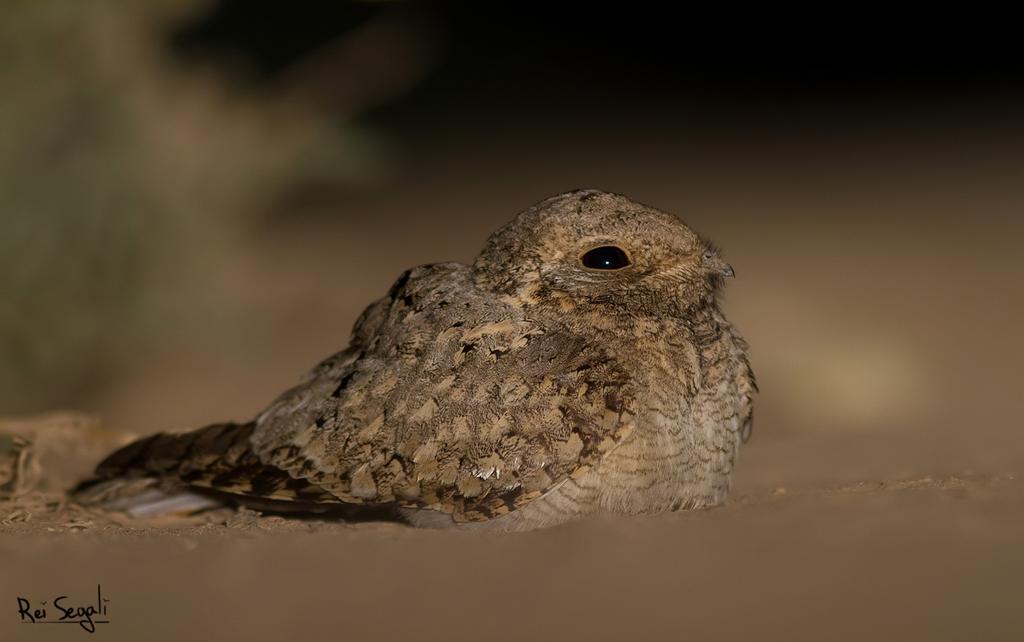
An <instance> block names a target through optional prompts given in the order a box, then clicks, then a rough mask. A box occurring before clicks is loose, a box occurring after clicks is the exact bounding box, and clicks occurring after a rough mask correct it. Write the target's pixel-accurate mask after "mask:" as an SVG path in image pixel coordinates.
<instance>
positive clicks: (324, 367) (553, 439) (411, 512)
mask: <svg viewBox="0 0 1024 642" xmlns="http://www.w3.org/2000/svg"><path fill="white" fill-rule="evenodd" d="M604 245H615V246H616V247H619V248H622V249H623V250H624V252H625V253H626V254H628V256H629V258H630V261H631V265H629V266H628V267H626V268H624V269H621V270H594V269H589V268H586V267H585V266H583V265H582V264H581V262H580V257H581V256H582V255H583V254H584V253H585V252H586V251H587V250H588V249H591V248H593V247H597V246H604ZM731 274H732V268H731V267H729V266H728V265H727V264H725V263H724V262H723V261H722V260H721V259H720V258H719V255H718V252H717V250H715V249H714V248H712V247H711V246H710V245H709V244H708V243H706V242H705V241H703V240H701V239H700V238H699V237H698V236H697V235H696V234H694V233H693V232H692V231H691V230H690V229H689V228H688V227H686V226H685V225H684V224H682V223H681V222H680V221H679V220H678V219H676V218H675V217H674V216H672V215H670V214H666V213H664V212H660V211H658V210H654V209H651V208H648V207H645V206H643V205H639V204H637V203H634V202H632V201H630V200H628V199H626V198H624V197H621V196H617V195H612V194H605V193H602V192H596V191H580V192H571V193H568V194H563V195H560V196H557V197H554V198H551V199H548V200H547V201H544V202H542V203H540V204H538V205H537V206H534V207H533V208H531V209H529V210H527V211H526V212H524V213H522V214H520V215H519V216H518V217H517V218H516V219H515V220H514V221H513V222H511V223H510V224H508V225H507V226H505V227H504V228H502V229H501V230H499V231H498V232H496V233H495V234H494V235H493V236H492V237H491V239H489V241H488V243H487V246H486V247H485V249H484V251H483V252H482V253H481V255H480V256H479V257H478V259H477V261H476V262H475V263H474V265H473V266H466V265H461V264H457V263H445V264H438V265H428V266H422V267H418V268H415V269H412V270H409V271H407V272H406V273H404V274H403V275H402V276H401V277H400V278H399V279H398V281H397V282H396V283H395V284H394V286H393V287H392V288H391V291H390V292H389V293H388V295H387V296H385V297H384V298H383V299H381V300H379V301H377V302H376V303H374V304H372V305H371V306H370V307H369V308H367V310H366V311H365V312H364V313H363V315H362V316H361V318H360V319H359V321H358V322H357V323H356V326H355V328H354V330H353V333H352V338H351V342H350V345H349V347H348V348H346V349H345V350H344V351H342V352H340V353H338V354H336V355H334V356H332V357H330V358H328V359H327V360H326V361H324V362H323V363H321V364H320V365H318V366H317V367H316V368H315V369H314V370H313V371H312V372H311V373H310V374H309V375H308V376H307V377H306V379H305V381H303V382H302V383H301V384H300V385H299V386H297V387H295V388H293V389H291V390H289V391H287V392H285V393H284V394H283V395H281V397H279V398H278V399H277V400H276V401H274V402H273V403H272V404H271V405H270V406H269V407H268V408H267V409H266V410H265V411H264V412H263V413H261V414H260V415H259V417H257V418H256V419H255V420H254V421H253V422H250V423H248V424H241V425H234V424H221V425H216V426H211V427H208V428H205V429H201V430H198V431H195V432H192V433H186V434H184V435H157V436H154V437H151V438H149V439H146V440H142V441H140V442H136V443H135V444H132V445H130V446H128V447H126V448H125V449H123V450H122V451H119V452H118V453H115V454H114V455H112V456H111V457H110V458H108V460H107V461H105V462H104V463H103V464H101V466H100V468H99V471H98V473H99V474H100V476H101V477H108V478H110V477H120V476H153V477H157V478H159V479H161V480H162V481H163V482H164V483H165V485H171V486H174V485H181V486H191V487H200V488H213V489H217V490H221V491H225V492H228V493H232V494H235V495H238V496H254V497H262V498H269V499H274V500H283V501H291V502H307V503H311V504H332V503H339V504H342V503H343V504H365V505H391V506H395V507H399V508H400V509H402V511H403V514H404V515H405V516H406V518H407V519H409V520H410V521H412V522H414V523H419V524H424V525H437V524H442V523H443V522H438V520H437V519H433V518H432V517H431V515H433V516H435V517H436V516H440V515H443V514H447V515H450V519H449V523H451V522H455V523H458V522H471V521H476V522H479V521H485V522H489V523H492V524H495V525H497V526H498V527H501V528H507V529H519V528H532V527H536V526H543V525H547V524H552V523H557V522H559V521H564V519H569V518H571V517H574V516H576V515H582V514H587V513H590V512H593V511H596V510H602V509H607V510H613V511H617V512H629V513H636V512H647V511H658V510H672V509H677V508H684V507H697V506H705V505H713V504H717V503H720V502H721V501H723V500H724V499H725V496H726V494H727V491H728V485H729V476H730V473H731V469H732V464H733V461H734V458H735V453H736V450H737V446H738V444H739V442H740V440H741V438H742V437H744V436H745V434H747V433H748V432H749V427H750V424H751V417H752V402H751V397H752V394H753V392H754V390H755V389H756V386H755V383H754V380H753V375H752V374H751V372H750V368H749V362H748V360H747V355H746V351H747V347H746V344H745V343H744V342H743V340H742V339H741V338H740V337H739V336H738V335H737V334H736V333H735V331H734V330H733V329H732V326H731V325H730V324H729V323H728V322H727V321H726V320H725V319H724V317H723V316H722V315H721V312H720V311H719V308H718V304H717V292H718V289H719V287H720V285H721V281H722V276H723V275H731Z"/></svg>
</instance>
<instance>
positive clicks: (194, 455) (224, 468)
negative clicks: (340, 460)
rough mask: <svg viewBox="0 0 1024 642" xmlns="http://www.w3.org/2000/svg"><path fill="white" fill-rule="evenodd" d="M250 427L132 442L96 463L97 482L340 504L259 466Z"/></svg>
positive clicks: (214, 428)
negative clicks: (153, 483) (141, 483)
mask: <svg viewBox="0 0 1024 642" xmlns="http://www.w3.org/2000/svg"><path fill="white" fill-rule="evenodd" d="M253 428H254V425H253V424H252V423H248V424H231V423H225V424H214V425H212V426H207V427H206V428H200V429H199V430H194V431H192V432H187V433H180V434H164V433H161V434H157V435H153V436H151V437H146V438H144V439H140V440H138V441H135V442H132V443H130V444H128V445H127V446H125V447H124V448H121V449H120V450H118V451H116V452H114V453H113V454H111V455H110V456H109V457H107V458H106V459H104V460H103V461H102V462H100V464H99V466H97V468H96V475H97V477H98V478H99V479H98V480H92V481H90V482H86V483H85V484H83V485H82V486H80V488H79V491H80V492H79V495H80V496H85V494H84V491H86V490H87V489H89V488H90V487H92V486H95V484H96V483H97V482H101V481H104V480H118V479H120V480H125V481H128V480H139V479H150V480H153V479H155V480H157V483H158V484H159V485H161V486H163V487H171V488H179V489H189V488H191V489H210V490H214V491H218V492H220V493H226V494H228V495H233V496H236V497H237V498H239V499H243V498H245V497H255V498H263V499H269V500H275V501H286V502H303V503H309V504H338V503H341V500H339V499H338V498H337V497H335V496H334V495H332V494H330V493H328V492H327V491H325V490H324V489H323V488H321V487H320V486H317V485H316V484H313V483H312V482H309V481H307V480H304V479H296V478H294V477H292V476H291V475H289V474H288V473H287V472H285V471H283V470H281V469H279V468H276V467H274V466H268V465H266V464H264V463H262V462H260V461H259V459H258V458H257V457H256V455H255V454H254V453H253V452H252V449H251V448H250V445H249V444H250V437H251V436H252V431H253Z"/></svg>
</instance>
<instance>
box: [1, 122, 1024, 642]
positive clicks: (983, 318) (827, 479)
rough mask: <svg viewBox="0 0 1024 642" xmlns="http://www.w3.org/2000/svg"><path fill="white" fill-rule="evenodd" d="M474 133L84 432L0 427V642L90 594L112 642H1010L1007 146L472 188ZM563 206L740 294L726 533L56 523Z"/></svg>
mask: <svg viewBox="0 0 1024 642" xmlns="http://www.w3.org/2000/svg"><path fill="white" fill-rule="evenodd" d="M478 134H479V136H478V137H477V138H476V139H473V140H463V141H459V140H452V141H449V142H450V144H449V146H447V147H444V148H437V147H431V148H430V149H423V150H420V151H419V152H417V154H418V155H414V156H413V157H412V158H411V159H410V160H409V162H410V164H411V166H414V167H422V168H424V169H423V171H422V172H419V173H416V174H415V176H413V177H410V178H409V180H406V181H403V187H402V188H401V189H400V190H394V191H388V192H387V193H385V192H379V193H377V192H375V193H374V194H371V195H355V196H353V197H352V198H351V199H349V200H347V201H346V203H347V204H346V205H345V207H346V208H347V209H346V211H345V212H344V213H345V214H346V216H344V217H340V218H337V219H335V218H331V217H328V216H324V215H323V212H321V211H319V210H318V207H317V206H312V205H311V206H309V210H310V211H309V212H306V213H305V215H304V216H300V217H297V218H295V219H293V220H291V221H290V222H289V223H287V224H281V225H279V226H276V227H274V228H272V229H268V230H266V231H264V232H263V233H262V234H260V235H257V237H256V238H255V239H254V240H253V242H252V243H251V244H250V245H249V246H248V247H247V248H246V249H245V250H244V251H241V252H239V253H238V254H236V255H232V256H226V257H224V258H223V260H222V262H221V263H218V264H217V265H215V266H212V269H211V271H210V273H209V274H208V275H207V278H205V279H203V280H202V283H197V286H196V287H197V288H198V289H200V290H201V292H200V293H201V295H202V297H203V298H204V299H205V300H207V301H211V302H213V304H212V305H210V306H208V307H207V309H206V310H205V311H204V314H205V315H207V316H204V317H203V318H202V319H200V320H197V322H196V323H195V324H193V325H190V326H188V327H182V328H168V332H167V337H168V338H167V341H166V344H165V345H163V346H162V347H161V349H159V350H154V351H153V352H152V353H151V354H146V355H140V359H139V360H138V366H137V368H136V369H135V370H133V371H131V372H126V373H121V374H120V375H118V376H117V378H116V380H114V381H112V383H111V385H110V386H109V387H108V389H107V394H106V395H105V396H104V397H102V398H98V399H96V400H95V402H94V403H92V404H91V405H90V406H89V407H86V408H84V410H87V411H90V412H92V413H94V414H95V415H96V416H99V417H102V420H96V421H89V420H85V419H81V418H79V417H78V416H77V415H70V414H59V415H50V416H47V417H42V418H38V417H37V418H30V419H26V420H20V421H7V422H2V423H0V432H3V433H7V434H12V433H21V434H26V432H27V433H32V434H35V435H36V437H35V438H36V440H37V441H39V442H40V444H43V445H45V444H50V446H47V447H45V448H42V451H43V452H41V454H40V468H39V469H38V470H37V471H36V472H37V473H38V476H37V477H35V479H36V482H35V483H36V485H35V486H34V489H23V490H25V492H26V494H24V495H22V496H20V497H19V498H18V499H16V500H14V501H7V502H0V560H2V564H0V640H2V641H3V642H8V641H15V642H22V641H26V642H28V641H33V640H50V639H55V640H56V639H60V640H66V639H71V638H75V637H79V638H80V637H82V636H85V635H87V633H86V632H85V631H83V630H81V629H79V628H78V627H76V626H74V625H72V626H49V625H42V624H37V625H29V624H22V623H21V622H20V618H19V615H18V610H17V598H18V597H19V596H21V597H25V598H27V599H30V600H33V601H41V600H47V601H52V600H53V598H55V597H56V596H59V595H62V594H64V595H68V596H70V598H69V599H71V600H74V601H77V602H81V603H86V602H91V601H92V600H94V595H95V591H96V586H97V584H102V587H103V594H104V595H105V596H106V597H107V599H109V600H110V601H109V603H108V605H107V606H108V616H109V618H108V619H109V620H110V622H109V624H102V625H99V629H98V631H97V633H96V635H97V636H101V637H103V638H107V639H112V640H232V639H246V640H272V639H305V640H319V639H334V640H378V639H379V640H383V639H419V640H435V639H437V640H481V639H486V640H506V639H508V640H512V639H516V640H524V639H529V640H549V639H585V640H624V639H666V640H668V639H685V638H695V639H705V640H731V639H744V640H751V639H754V640H879V639H881V640H1009V639H1019V638H1021V637H1024V610H1022V609H1021V608H1020V605H1019V602H1020V596H1021V595H1022V594H1024V579H1022V578H1024V547H1021V545H1020V544H1021V542H1022V541H1024V539H1022V536H1024V484H1022V482H1021V479H1022V478H1021V475H1024V432H1022V431H1021V430H1020V428H1021V425H1020V417H1021V410H1022V407H1021V405H1022V404H1021V400H1020V394H1019V390H1018V388H1019V383H1020V373H1019V364H1020V363H1021V357H1024V354H1022V347H1021V344H1020V341H1019V340H1016V341H1015V340H1012V337H1013V336H1014V335H1015V333H1016V332H1018V331H1019V328H1020V327H1021V325H1022V320H1024V300H1022V295H1021V286H1020V282H1021V277H1022V275H1024V266H1022V259H1021V257H1020V252H1019V239H1020V238H1021V234H1022V232H1024V223H1021V222H1020V221H1019V217H1018V216H1017V215H1016V214H1017V213H1019V212H1020V211H1024V191H1022V190H1021V188H1020V180H1019V179H1020V176H1021V175H1022V174H1021V171H1022V169H1024V164H1022V162H1021V159H1020V158H1019V153H1016V152H1015V151H1014V150H1017V149H1019V145H1017V144H1016V143H1014V141H1015V140H1019V138H1017V139H1014V138H1007V137H1003V138H1001V139H999V140H997V141H995V142H993V141H991V140H989V141H982V142H981V143H978V144H977V145H975V147H964V146H963V145H962V142H963V141H958V142H957V144H956V145H952V144H948V145H947V144H945V143H941V144H940V143H935V142H934V141H932V143H929V144H928V145H924V144H918V143H920V141H918V143H913V141H911V143H913V144H911V143H907V145H909V146H910V147H913V148H914V153H913V154H903V155H901V153H900V152H899V149H897V150H896V151H894V150H893V149H883V148H880V147H877V146H876V145H875V142H872V141H868V142H867V143H865V144H864V146H862V147H857V146H856V145H847V146H846V147H844V148H843V150H842V153H841V154H839V153H836V150H834V149H827V148H826V146H824V145H819V146H814V145H812V146H811V148H810V149H808V150H804V151H803V152H800V153H797V152H794V150H793V149H792V147H791V146H789V147H787V148H786V149H785V150H784V151H783V150H780V149H779V148H778V147H773V146H772V143H771V141H760V143H763V144H762V145H761V146H755V147H754V149H755V150H756V151H755V152H751V149H752V148H751V147H750V146H749V145H747V144H746V143H745V145H744V146H743V147H742V148H730V147H728V146H727V145H723V144H722V141H716V144H715V145H713V146H712V145H710V144H709V145H705V146H704V147H702V145H704V143H701V142H700V141H683V142H680V141H671V140H668V141H664V142H663V141H661V139H657V138H651V139H638V140H632V141H630V142H631V144H632V145H633V146H634V148H636V149H639V150H640V151H638V152H634V153H631V154H629V155H628V157H620V156H619V155H616V154H614V153H612V152H613V151H614V150H615V149H618V148H620V147H621V146H620V145H617V144H616V141H614V140H609V141H607V143H608V144H607V146H606V147H603V148H602V149H606V150H608V151H606V152H602V153H600V154H596V155H595V154H593V153H591V154H589V157H588V159H587V162H586V164H577V163H575V161H578V160H579V159H580V158H581V155H582V152H579V150H578V149H577V148H575V147H574V146H573V142H572V141H571V140H563V141H561V142H560V143H559V144H554V143H553V142H552V141H551V140H547V139H541V138H537V139H536V140H533V139H531V140H529V141H525V142H519V143H516V142H514V141H509V140H504V139H502V138H501V134H500V133H495V132H487V133H486V137H487V139H488V140H489V141H492V142H493V144H494V146H495V149H501V150H503V155H502V156H501V158H500V161H499V160H497V158H496V156H497V155H495V154H490V155H485V156H483V157H479V158H478V157H477V156H475V155H474V154H475V149H476V147H475V144H476V143H475V142H474V140H480V139H481V137H482V136H484V132H478ZM876 142H877V141H876ZM897 147H898V146H897ZM641 152H642V153H641ZM794 155H795V156H796V157H797V158H799V159H800V160H799V162H796V161H793V158H794ZM468 161H472V162H468ZM452 177H458V179H457V180H453V178H452ZM683 177H685V180H684V179H683ZM583 186H598V187H605V188H608V189H613V190H615V191H620V192H624V193H627V194H630V195H633V196H634V197H636V198H638V199H639V200H643V201H645V202H649V203H652V204H655V205H658V206H661V207H663V208H665V209H669V210H672V211H675V212H678V213H680V214H681V215H682V216H683V217H684V218H685V219H686V220H687V221H688V222H690V223H691V224H692V225H693V226H694V227H695V228H696V229H698V230H700V231H701V232H703V233H705V234H707V235H708V236H710V237H711V238H713V239H714V240H716V241H717V242H718V243H719V244H720V245H721V246H722V247H723V248H724V249H725V253H726V256H727V257H728V258H729V260H730V261H731V262H732V263H733V264H734V266H735V267H736V269H737V272H738V274H739V278H738V279H737V280H736V282H735V283H733V284H730V286H729V291H728V294H727V300H726V308H727V310H728V313H729V315H730V317H731V318H733V319H734V321H735V322H736V323H737V325H738V326H739V327H740V328H741V329H742V330H743V331H744V333H745V334H746V335H747V337H748V339H749V340H750V343H751V345H752V346H753V356H754V366H755V368H756V370H757V373H758V376H759V380H760V382H761V384H762V394H761V396H760V397H759V399H758V401H757V411H756V417H757V419H756V425H755V431H754V437H753V440H752V441H751V442H750V444H748V445H747V446H746V447H745V448H744V449H743V450H742V452H741V457H740V461H739V464H738V467H737V477H736V483H735V490H734V494H733V497H732V500H731V502H730V503H729V505H728V506H726V507H724V508H721V509H716V510H710V511H702V512H693V513H678V514H670V515H660V516H651V517H646V518H633V519H616V518H611V517H608V518H602V519H594V520H590V521H585V522H580V523H576V524H570V525H567V526H564V527H560V528H555V529H550V530H546V531H541V532H533V533H526V534H519V535H505V536H495V535H468V534H461V533H441V532H429V531H414V530H410V529H407V528H404V527H401V526H397V525H387V524H364V525H344V524H325V523H318V522H311V521H286V520H282V519H280V518H275V517H264V516H259V515H256V514H253V513H250V512H244V511H243V512H234V511H222V512H217V513H213V514H209V515H206V516H204V517H202V518H199V519H196V520H192V521H164V522H131V521H126V520H124V519H121V518H117V517H112V516H108V515H102V514H94V513H88V512H85V511H82V510H81V509H77V508H74V507H70V506H68V505H66V504H65V503H64V502H63V501H62V499H61V497H62V496H61V494H60V492H59V491H60V490H61V489H62V488H63V487H66V486H67V485H69V484H71V483H73V481H74V480H75V479H76V478H78V477H80V476H82V475H85V474H87V471H88V469H89V467H90V466H91V465H93V464H94V463H95V461H96V460H97V459H98V458H99V457H101V456H102V454H103V452H105V451H106V450H108V449H109V448H112V447H113V446H114V445H116V444H117V443H119V442H120V441H122V440H124V439H125V438H126V436H127V435H128V434H129V433H135V434H146V433H150V432H153V431H156V430H166V429H180V428H185V427H190V426H196V425H201V424H204V423H208V422H211V421H217V420H224V419H230V418H236V419H238V418H246V417H249V416H251V415H252V414H254V413H255V412H257V411H259V409H260V408H261V406H262V405H263V404H265V403H267V402H268V401H269V400H270V399H271V398H272V397H273V396H275V395H276V394H277V393H278V392H279V391H281V390H282V389H283V388H285V387H287V386H288V385H290V384H291V383H292V382H294V381H295V380H296V379H297V378H298V377H299V375H300V374H301V373H302V371H303V370H304V369H305V368H307V367H309V366H311V365H312V364H313V363H315V362H316V361H317V360H318V359H320V358H321V357H323V356H325V355H327V354H329V353H330V352H331V351H333V350H336V349H338V348H340V347H342V345H343V344H344V342H345V340H346V337H347V332H348V327H349V326H350V324H351V322H352V321H353V320H354V319H355V317H356V315H357V314H358V313H359V311H360V309H361V308H362V306H363V305H364V304H365V303H367V302H369V301H370V300H372V299H373V298H375V297H377V296H380V294H381V293H383V292H384V291H386V289H387V287H388V285H389V284H390V281H391V280H392V279H393V278H394V277H395V276H396V275H397V274H399V273H400V272H401V270H402V269H404V268H406V267H408V266H410V265H413V264H417V263H424V262H433V261H439V260H449V259H456V260H468V259H469V258H470V257H471V256H472V255H473V254H474V253H475V252H476V251H477V249H478V248H479V246H480V244H481V243H482V241H483V239H484V238H485V236H486V234H487V233H488V232H489V231H490V230H491V229H493V228H494V227H495V226H496V225H497V224H500V223H501V222H503V221H504V220H506V219H507V218H508V217H509V216H510V215H511V214H512V213H513V212H515V211H516V210H518V209H520V208H521V207H524V206H526V205H528V204H530V203H531V202H533V201H535V200H538V199H539V198H541V197H543V196H545V195H547V194H550V193H554V192H558V191H562V190H564V189H568V188H571V187H583ZM325 207H326V208H327V209H330V208H331V207H334V206H329V207H328V206H325ZM211 310H212V311H213V313H214V314H215V316H216V320H217V323H212V322H209V323H206V322H205V321H208V320H209V316H208V315H209V314H210V312H211ZM40 430H43V431H44V432H46V433H47V434H49V435H52V438H43V439H39V437H38V434H39V431H40ZM32 470H35V469H32ZM32 470H29V471H28V472H29V473H32ZM0 483H2V479H0ZM51 611H52V607H51ZM51 617H52V616H51ZM69 629H70V630H69Z"/></svg>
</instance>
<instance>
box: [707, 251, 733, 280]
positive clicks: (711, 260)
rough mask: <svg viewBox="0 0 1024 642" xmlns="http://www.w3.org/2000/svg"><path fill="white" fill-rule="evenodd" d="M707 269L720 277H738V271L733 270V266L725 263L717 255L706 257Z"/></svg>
mask: <svg viewBox="0 0 1024 642" xmlns="http://www.w3.org/2000/svg"><path fill="white" fill-rule="evenodd" d="M704 265H705V268H706V269H707V270H708V271H709V272H711V273H713V274H715V273H716V274H718V275H720V276H728V277H733V276H736V271H735V270H733V269H732V266H731V265H729V264H728V263H726V262H725V261H723V260H722V259H721V258H719V256H718V255H717V254H712V255H709V256H705V257H704Z"/></svg>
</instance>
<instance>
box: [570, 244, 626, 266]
mask: <svg viewBox="0 0 1024 642" xmlns="http://www.w3.org/2000/svg"><path fill="white" fill-rule="evenodd" d="M580 261H581V262H582V263H583V267H586V268H590V269H591V270H621V269H622V268H624V267H628V266H629V257H628V256H627V255H626V253H625V252H624V251H623V250H622V248H619V247H615V246H614V245H602V246H601V247H595V248H594V249H592V250H590V251H589V252H587V253H586V254H584V255H583V256H582V257H581V258H580Z"/></svg>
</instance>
